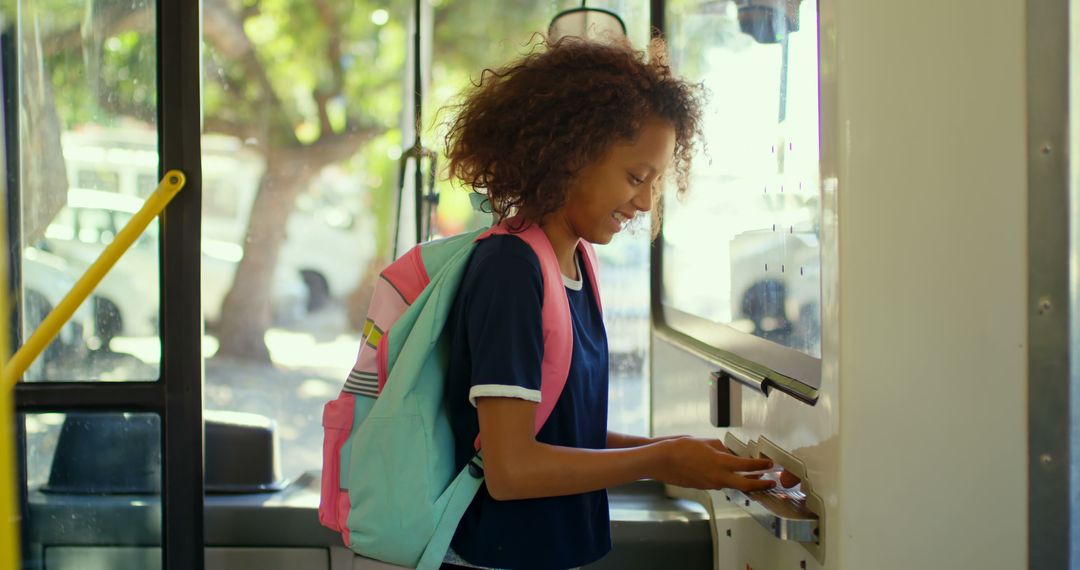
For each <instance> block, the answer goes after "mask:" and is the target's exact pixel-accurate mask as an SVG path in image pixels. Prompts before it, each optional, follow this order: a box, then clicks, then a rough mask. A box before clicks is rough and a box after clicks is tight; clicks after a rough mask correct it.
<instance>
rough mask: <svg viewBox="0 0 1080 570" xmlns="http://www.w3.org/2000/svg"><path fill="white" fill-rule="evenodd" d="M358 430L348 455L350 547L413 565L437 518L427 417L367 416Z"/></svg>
mask: <svg viewBox="0 0 1080 570" xmlns="http://www.w3.org/2000/svg"><path fill="white" fill-rule="evenodd" d="M358 436H359V437H361V438H362V439H361V440H360V441H358V442H357V443H356V446H355V448H354V453H353V454H352V457H351V458H350V462H351V465H350V472H349V473H350V476H351V477H350V486H349V494H350V499H351V501H352V505H353V511H352V516H350V517H349V521H348V526H349V530H350V532H351V536H350V539H349V547H350V548H352V549H353V550H354V551H356V552H359V553H360V554H363V555H365V556H369V557H371V558H377V559H379V560H383V561H386V562H391V563H394V564H403V565H406V566H410V567H412V566H415V564H416V561H417V560H419V558H420V555H421V554H422V553H423V552H424V547H425V546H426V545H427V542H428V540H429V539H430V538H431V535H432V533H433V532H434V530H435V527H434V522H435V518H436V517H435V513H434V505H433V502H434V499H433V497H432V495H433V490H432V489H431V485H430V475H429V473H428V467H429V461H428V435H427V430H426V429H425V426H424V421H423V418H422V417H420V416H419V415H405V414H401V415H394V416H384V417H369V418H367V419H366V420H365V422H364V429H363V431H362V432H361V433H360V434H358ZM361 450H362V451H361ZM440 490H441V489H440ZM436 496H437V495H436Z"/></svg>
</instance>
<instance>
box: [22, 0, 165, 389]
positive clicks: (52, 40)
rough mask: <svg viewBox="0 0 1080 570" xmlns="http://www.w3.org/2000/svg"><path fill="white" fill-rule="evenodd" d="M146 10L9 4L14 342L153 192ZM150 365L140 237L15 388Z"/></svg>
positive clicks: (154, 327)
mask: <svg viewBox="0 0 1080 570" xmlns="http://www.w3.org/2000/svg"><path fill="white" fill-rule="evenodd" d="M155 5H156V3H155V2H153V1H152V0H132V2H126V3H123V4H122V5H121V4H117V3H116V2H92V3H87V2H85V1H83V0H21V1H20V2H19V17H18V21H17V22H18V35H17V37H18V50H17V51H18V69H19V78H18V79H19V118H20V120H19V124H18V126H19V169H20V180H21V183H22V186H21V188H20V193H19V196H18V204H19V206H20V209H21V216H20V218H21V222H22V226H21V228H18V229H19V233H18V235H19V237H20V240H21V249H22V252H23V253H22V263H21V266H22V286H21V317H22V323H21V325H22V327H21V330H22V334H23V338H26V337H28V336H29V334H30V333H32V332H33V331H34V330H35V328H36V327H37V325H38V324H39V323H40V322H41V320H42V319H43V318H44V317H45V315H47V314H48V312H49V311H51V310H52V308H53V307H55V306H56V305H57V303H58V302H59V301H60V299H62V298H63V296H64V295H65V294H66V293H67V292H68V291H69V290H70V288H71V286H72V285H73V284H74V282H75V280H76V279H77V278H78V277H79V276H81V275H82V273H83V272H84V271H85V270H86V269H87V268H88V267H89V266H90V264H91V263H93V261H94V260H95V259H96V258H97V256H98V255H99V254H100V253H101V252H102V251H103V250H104V249H105V247H106V246H107V245H108V244H109V243H111V242H112V241H113V239H114V238H115V237H116V234H117V232H118V231H119V230H120V229H121V228H122V226H123V223H124V221H126V220H127V219H128V217H130V215H131V214H132V213H133V212H135V211H137V210H138V209H139V207H141V205H142V203H143V201H144V200H145V199H146V197H147V196H149V195H150V193H151V192H153V190H154V188H155V187H156V178H157V169H158V154H157V125H156V121H157V93H156V90H157V89H156V73H157V71H156V67H157V62H156V42H157V40H156V37H155V36H156V32H155V27H154V22H155V19H156V16H155ZM148 180H155V182H153V183H148ZM156 224H157V222H156V221H155V222H154V223H153V225H155V226H156ZM151 231H156V229H152V230H151ZM160 355H161V343H160V340H159V337H158V246H157V239H156V238H152V239H150V238H145V237H144V239H142V240H140V241H138V242H137V243H136V244H135V245H134V246H133V247H132V248H131V249H130V250H129V251H128V252H127V253H126V254H125V255H124V257H122V258H121V260H120V261H119V262H118V263H117V265H116V266H115V267H114V268H113V269H112V271H110V272H109V274H108V275H107V276H106V277H105V279H104V280H103V281H102V282H101V284H100V285H98V287H97V289H95V291H94V293H93V295H92V296H91V298H90V299H88V300H87V301H86V302H85V303H83V305H82V306H81V307H80V308H79V309H78V311H77V312H76V313H75V316H74V317H73V318H72V320H71V321H70V322H69V323H68V324H67V325H65V327H64V328H63V330H62V331H61V332H60V335H59V336H58V337H57V339H56V340H55V341H54V342H53V343H52V344H51V345H50V346H49V347H48V349H47V350H46V351H45V353H44V354H43V355H42V356H41V357H40V358H39V359H38V360H37V361H36V362H35V364H34V365H33V366H32V367H31V368H30V370H29V371H28V372H27V375H26V378H25V379H26V380H31V381H40V380H54V381H57V380H66V381H86V380H154V379H156V378H157V377H158V364H159V361H160V359H161V357H160Z"/></svg>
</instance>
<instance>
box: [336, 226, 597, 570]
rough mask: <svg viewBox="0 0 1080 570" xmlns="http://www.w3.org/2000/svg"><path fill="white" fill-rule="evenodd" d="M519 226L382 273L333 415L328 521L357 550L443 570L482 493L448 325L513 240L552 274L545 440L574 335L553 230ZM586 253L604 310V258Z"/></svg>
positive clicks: (542, 412)
mask: <svg viewBox="0 0 1080 570" xmlns="http://www.w3.org/2000/svg"><path fill="white" fill-rule="evenodd" d="M511 227H515V228H516V226H515V225H514V221H513V220H508V221H505V222H503V223H502V224H499V225H496V226H494V227H492V228H490V229H487V230H478V231H475V232H471V233H465V234H461V235H458V236H454V237H451V238H446V239H442V240H436V241H433V242H428V243H424V244H421V245H418V246H416V247H414V248H413V249H411V250H410V251H409V252H408V253H406V254H405V255H403V256H402V257H401V258H400V259H398V260H397V261H395V262H393V263H392V264H390V265H389V266H388V267H387V268H386V269H385V270H383V272H382V273H380V275H379V277H380V279H379V282H378V284H377V285H376V288H375V292H374V294H373V296H372V302H371V305H370V308H369V310H368V318H367V321H366V322H365V325H364V330H363V342H362V343H361V346H360V351H359V354H358V355H357V360H356V364H355V365H354V366H353V370H352V372H350V374H349V378H348V379H347V380H346V382H345V386H344V388H343V389H342V392H341V394H340V395H339V396H338V398H337V399H335V400H333V401H331V402H329V403H327V404H326V407H325V408H324V410H323V429H324V440H323V472H322V498H321V502H320V505H319V521H320V522H321V523H322V524H323V525H324V526H327V527H329V528H331V529H333V530H336V531H339V532H340V533H341V536H342V539H343V540H344V541H345V544H346V546H348V547H349V548H351V549H352V550H353V551H354V552H356V553H358V554H361V555H363V556H366V557H369V558H374V559H378V560H382V561H384V562H389V563H392V564H398V565H401V566H407V567H410V568H419V569H421V570H436V569H438V568H439V566H440V565H441V564H442V562H443V558H444V557H445V555H446V552H447V550H448V548H449V546H450V541H451V539H452V538H453V536H454V532H455V531H456V530H457V525H458V522H459V521H460V520H461V517H462V515H464V513H465V510H466V509H467V508H468V506H469V504H470V503H471V502H472V499H473V497H474V495H475V494H476V491H477V490H478V489H479V488H480V484H481V483H482V481H483V461H482V459H481V457H480V453H479V450H480V438H479V437H477V440H476V444H475V445H476V449H477V455H476V457H475V458H473V460H472V461H471V462H470V463H469V464H468V465H467V466H466V467H465V468H464V469H461V470H460V471H459V470H458V469H457V468H456V464H455V457H454V441H453V432H452V430H451V427H450V421H449V418H448V416H447V412H446V407H445V406H444V405H443V388H444V384H445V379H446V370H447V365H448V361H449V358H448V350H449V339H448V336H449V335H448V334H447V333H446V332H445V330H444V324H445V323H446V319H447V317H448V315H449V314H450V309H451V307H452V306H453V304H454V298H455V297H456V296H457V292H458V287H459V285H460V283H461V279H462V277H463V275H464V272H465V268H466V266H467V265H468V261H469V257H470V255H471V253H472V251H473V249H474V248H475V247H476V244H477V242H479V241H481V240H483V239H485V238H487V237H489V236H491V235H497V234H510V235H514V236H516V237H518V238H520V239H522V240H523V241H525V242H526V243H527V244H529V246H530V247H531V248H532V250H533V251H534V252H536V255H537V257H538V258H539V260H540V268H541V273H542V274H543V288H544V297H543V309H542V310H543V313H542V320H543V328H544V333H543V334H544V357H543V362H542V364H541V399H540V404H539V405H538V406H537V411H536V418H535V422H534V424H535V429H536V431H537V432H538V431H539V430H540V428H541V427H542V426H543V425H544V422H545V421H546V420H547V418H548V416H550V415H551V411H552V409H554V407H555V403H556V402H557V401H558V399H559V396H560V395H561V394H562V390H563V387H564V386H565V384H566V376H567V374H568V372H569V370H570V357H571V351H572V349H573V326H572V324H571V320H570V307H569V303H568V301H567V298H566V291H565V289H564V286H563V281H562V274H561V272H560V270H559V264H558V261H557V260H556V258H555V252H554V251H553V250H552V248H551V243H550V242H549V241H548V239H547V236H546V235H545V234H544V232H543V230H541V229H540V228H539V226H536V225H527V226H525V227H524V228H522V229H520V230H518V229H514V230H513V231H511V230H510V228H511ZM579 250H580V251H581V254H582V255H581V258H582V259H583V261H584V263H583V264H582V265H583V268H584V271H586V272H587V273H588V274H589V281H590V282H591V283H592V286H593V292H594V294H595V295H594V298H595V299H597V302H598V303H599V299H600V295H599V285H598V281H597V277H596V268H597V261H596V254H595V252H594V251H593V249H592V246H591V245H590V244H588V243H586V242H584V241H582V242H580V244H579Z"/></svg>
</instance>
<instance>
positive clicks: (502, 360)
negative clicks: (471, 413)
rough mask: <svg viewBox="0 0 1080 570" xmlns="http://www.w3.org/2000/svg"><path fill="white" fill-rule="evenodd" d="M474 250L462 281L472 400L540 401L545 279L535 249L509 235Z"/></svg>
mask: <svg viewBox="0 0 1080 570" xmlns="http://www.w3.org/2000/svg"><path fill="white" fill-rule="evenodd" d="M488 242H490V243H488ZM476 253H477V256H476V258H475V259H474V260H473V261H474V263H473V264H472V267H471V270H470V271H469V273H468V275H467V277H466V282H465V283H463V286H464V287H465V291H464V293H465V294H466V295H468V297H467V298H466V302H465V311H466V317H465V321H466V325H465V331H466V335H467V336H468V347H469V358H470V360H471V362H472V374H471V378H470V387H469V401H470V402H471V403H472V404H473V406H475V405H476V399H477V398H481V397H502V398H519V399H523V400H528V401H531V402H540V378H541V376H540V364H541V362H542V360H543V351H544V338H543V322H542V317H541V315H542V302H543V280H542V277H541V274H540V264H539V261H538V260H537V258H536V254H535V253H533V251H532V250H531V249H530V248H529V246H528V245H527V244H525V243H524V242H523V241H521V240H520V239H517V238H514V237H511V236H493V237H491V238H488V239H487V240H484V242H481V244H480V246H478V247H477V252H476Z"/></svg>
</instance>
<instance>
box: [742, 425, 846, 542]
mask: <svg viewBox="0 0 1080 570" xmlns="http://www.w3.org/2000/svg"><path fill="white" fill-rule="evenodd" d="M724 445H726V446H727V448H728V449H729V450H730V451H731V452H732V453H734V454H735V455H739V456H742V457H768V458H769V459H772V460H773V463H775V464H776V465H777V466H779V467H782V468H783V469H784V470H786V471H788V472H789V473H791V474H792V475H795V476H796V477H798V478H799V479H800V480H801V483H800V484H799V485H798V486H796V487H794V488H792V489H782V488H775V489H770V490H768V491H760V492H755V493H743V492H741V491H738V490H735V489H724V490H723V491H722V493H723V495H724V497H725V498H726V499H727V501H728V502H730V503H733V504H735V505H737V506H739V507H741V508H742V509H743V510H745V511H746V512H747V514H749V515H750V517H751V518H753V519H754V520H756V521H757V522H758V523H759V524H761V526H763V527H765V529H766V530H768V531H769V532H771V533H772V534H773V536H775V537H776V538H779V539H781V540H790V541H794V542H798V543H799V544H801V545H802V546H803V547H804V548H806V550H808V551H809V552H810V554H812V555H813V556H814V558H816V559H817V561H818V562H820V563H824V558H825V544H824V541H823V537H824V536H825V518H824V513H825V505H824V503H823V502H822V501H821V498H820V497H818V496H817V494H815V493H814V492H813V488H812V485H811V482H810V481H809V480H808V478H807V473H806V466H805V465H804V464H803V462H802V461H800V460H799V459H798V458H796V457H795V456H794V455H792V454H790V453H788V452H786V451H784V450H782V449H780V447H778V446H777V445H776V444H774V443H773V442H771V441H769V440H768V439H766V438H765V437H761V438H759V439H758V440H757V441H756V442H754V441H751V442H750V443H749V444H746V443H743V442H741V441H739V440H738V438H736V437H735V436H733V435H732V434H731V433H728V434H727V436H726V437H725V438H724Z"/></svg>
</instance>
